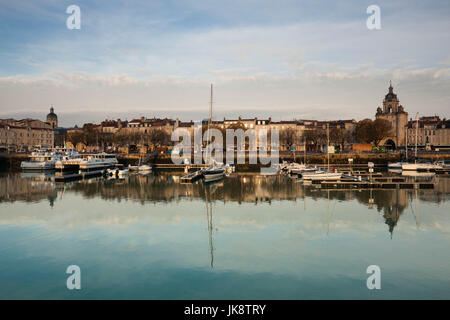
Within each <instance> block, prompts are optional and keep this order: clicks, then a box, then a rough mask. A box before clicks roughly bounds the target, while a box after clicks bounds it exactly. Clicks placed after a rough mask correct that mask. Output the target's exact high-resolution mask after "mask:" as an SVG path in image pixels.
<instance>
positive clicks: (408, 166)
mask: <svg viewBox="0 0 450 320" xmlns="http://www.w3.org/2000/svg"><path fill="white" fill-rule="evenodd" d="M436 169H442V166H441V165H439V164H434V163H420V162H417V163H402V170H403V171H417V170H423V171H433V170H436Z"/></svg>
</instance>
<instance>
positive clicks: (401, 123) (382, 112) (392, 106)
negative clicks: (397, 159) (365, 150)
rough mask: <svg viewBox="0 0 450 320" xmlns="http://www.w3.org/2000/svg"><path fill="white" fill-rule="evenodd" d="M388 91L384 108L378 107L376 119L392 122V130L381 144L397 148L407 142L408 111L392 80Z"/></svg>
mask: <svg viewBox="0 0 450 320" xmlns="http://www.w3.org/2000/svg"><path fill="white" fill-rule="evenodd" d="M388 90H389V91H388V93H387V94H386V95H385V97H384V100H383V109H381V108H380V107H378V109H377V114H376V116H375V117H376V119H384V120H387V121H389V122H390V123H391V126H392V130H391V133H390V135H389V137H387V138H385V139H384V140H383V141H381V144H382V145H384V146H386V147H389V148H394V149H395V148H397V147H398V146H404V145H405V144H406V131H405V130H406V125H407V123H408V113H407V112H405V110H404V108H403V106H402V105H400V100H398V98H397V95H396V94H395V93H394V88H393V87H392V82H389V88H388Z"/></svg>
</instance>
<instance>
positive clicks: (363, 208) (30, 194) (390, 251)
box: [0, 172, 450, 299]
mask: <svg viewBox="0 0 450 320" xmlns="http://www.w3.org/2000/svg"><path fill="white" fill-rule="evenodd" d="M179 178H180V176H179V175H176V174H171V173H164V174H155V173H150V174H147V175H139V174H137V175H130V176H129V177H126V178H124V179H108V178H104V177H97V178H92V179H87V180H80V181H73V182H55V180H54V176H53V175H52V174H44V173H33V174H28V173H16V172H4V173H2V174H1V176H0V299H15V298H18V299H35V298H41V299H449V298H450V249H449V248H450V177H448V176H439V177H435V180H436V181H435V182H436V185H435V188H434V189H424V190H422V189H419V190H417V189H409V190H406V189H405V190H403V189H393V190H370V189H363V190H358V189H357V188H354V189H348V190H346V189H342V190H322V189H320V188H318V187H317V186H315V185H304V184H303V183H301V182H300V181H298V180H296V179H291V178H290V177H287V176H284V175H275V176H261V175H258V174H250V173H249V174H244V173H240V174H233V175H231V176H229V177H226V178H224V179H223V180H222V181H219V182H216V183H210V184H205V183H203V182H202V181H197V182H195V183H192V184H184V183H180V180H179ZM70 265H76V266H79V268H80V270H81V289H79V290H69V289H68V288H67V286H66V281H67V278H68V277H69V276H70V274H67V273H66V269H67V267H68V266H70ZM371 265H376V266H379V268H380V271H381V289H374V290H369V289H368V287H367V278H368V277H369V276H370V274H368V273H367V268H368V267H369V266H371Z"/></svg>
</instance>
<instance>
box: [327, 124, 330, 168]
mask: <svg viewBox="0 0 450 320" xmlns="http://www.w3.org/2000/svg"><path fill="white" fill-rule="evenodd" d="M329 148H330V124H329V123H327V159H328V166H327V170H328V172H330V150H328V149H329Z"/></svg>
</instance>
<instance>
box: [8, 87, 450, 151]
mask: <svg viewBox="0 0 450 320" xmlns="http://www.w3.org/2000/svg"><path fill="white" fill-rule="evenodd" d="M375 118H376V119H384V120H387V121H388V122H390V124H391V126H392V130H391V132H390V134H389V135H388V136H387V137H386V138H385V139H383V140H382V141H381V145H384V146H386V147H389V148H391V149H396V148H399V147H404V146H406V145H407V144H408V145H410V146H411V145H414V144H415V143H416V137H417V144H418V145H419V146H421V147H425V148H439V147H441V148H445V147H449V146H450V120H446V119H440V118H439V117H438V116H432V117H421V118H420V119H414V120H413V119H409V120H408V113H407V112H406V111H405V109H404V107H403V106H402V105H401V104H400V100H399V99H398V97H397V94H395V93H394V89H393V87H392V84H390V86H389V88H388V93H387V94H386V95H385V97H384V99H383V106H382V107H378V108H377V112H376V115H375ZM204 123H206V122H204ZM195 125H196V123H195V122H194V121H189V122H183V121H180V120H179V119H168V118H163V119H160V118H145V117H141V118H138V119H133V120H131V121H128V120H125V121H124V120H121V119H117V120H105V121H103V122H101V123H100V124H92V123H88V124H85V125H84V126H83V128H78V127H75V128H70V129H64V128H59V127H58V117H57V115H56V114H55V112H54V109H53V107H52V108H51V109H50V113H49V114H48V115H47V117H46V121H40V120H36V119H22V120H14V119H0V150H8V151H29V150H30V149H31V148H34V147H52V146H54V145H63V144H64V143H65V142H66V141H65V137H66V135H67V134H71V133H74V132H77V131H83V130H84V128H86V127H89V128H91V129H93V130H96V131H97V132H100V133H103V134H106V135H108V134H109V135H117V134H135V133H138V134H143V135H145V134H149V133H150V132H151V131H152V130H155V129H158V130H163V131H164V132H165V133H167V134H168V135H170V134H171V133H172V132H173V131H174V130H175V129H177V128H184V129H186V130H188V131H189V132H190V133H191V134H193V131H194V127H195ZM212 125H213V126H214V127H216V128H219V129H227V128H236V127H241V128H242V129H244V130H245V129H254V130H255V131H256V134H258V132H259V131H260V130H268V131H270V130H275V129H277V130H279V131H280V132H283V131H286V130H290V131H293V132H295V135H296V136H298V137H302V136H304V133H305V132H306V131H310V130H314V129H325V128H326V127H327V125H328V126H329V127H330V129H333V128H340V129H342V130H343V131H344V132H346V133H350V134H351V133H352V132H353V131H354V130H355V127H356V125H357V121H356V120H354V119H352V120H336V121H318V120H292V121H274V120H272V118H270V117H269V118H264V119H260V118H257V117H255V118H241V117H238V118H237V119H226V118H223V120H214V121H212ZM299 140H300V139H299ZM299 140H298V141H297V143H296V144H298V145H297V146H296V150H299V151H301V150H302V148H303V146H304V144H303V143H300V142H299ZM282 149H283V148H282V146H281V150H282Z"/></svg>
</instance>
